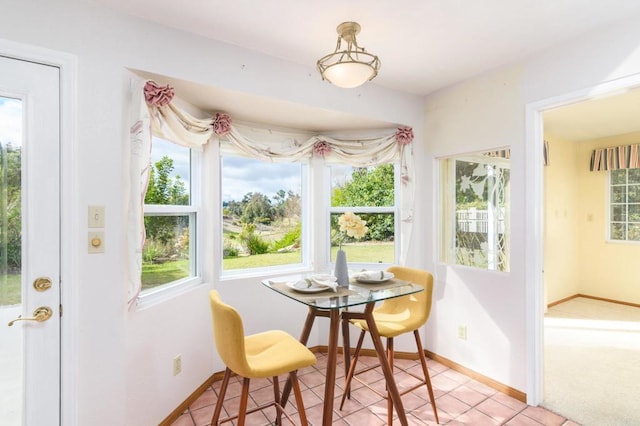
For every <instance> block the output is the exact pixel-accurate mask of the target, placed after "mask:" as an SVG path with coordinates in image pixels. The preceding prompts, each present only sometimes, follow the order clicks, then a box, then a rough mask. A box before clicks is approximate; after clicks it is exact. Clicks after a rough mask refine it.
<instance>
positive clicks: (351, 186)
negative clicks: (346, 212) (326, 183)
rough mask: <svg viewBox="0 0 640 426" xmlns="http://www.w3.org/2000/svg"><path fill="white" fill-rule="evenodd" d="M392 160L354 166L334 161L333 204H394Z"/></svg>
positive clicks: (332, 176) (383, 205)
mask: <svg viewBox="0 0 640 426" xmlns="http://www.w3.org/2000/svg"><path fill="white" fill-rule="evenodd" d="M394 179H395V172H394V165H393V164H382V165H380V166H376V167H363V168H354V167H351V166H344V165H337V164H333V165H331V207H391V206H393V205H394V204H395V199H394V192H395V184H394Z"/></svg>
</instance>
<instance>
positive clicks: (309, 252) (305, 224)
mask: <svg viewBox="0 0 640 426" xmlns="http://www.w3.org/2000/svg"><path fill="white" fill-rule="evenodd" d="M225 157H240V158H248V159H252V160H255V161H263V162H264V163H266V164H270V163H271V162H269V161H265V160H260V159H256V158H252V157H247V156H246V155H243V154H241V153H240V152H235V151H232V150H224V152H220V150H218V154H217V155H216V156H215V159H214V160H213V161H214V163H215V164H217V167H218V170H219V171H220V172H219V173H218V175H217V176H218V182H217V183H218V185H217V186H218V197H217V204H218V208H217V211H218V215H217V217H218V218H219V220H218V223H217V224H216V225H215V227H216V228H217V233H218V235H219V238H218V239H217V240H218V241H217V242H216V246H217V250H216V251H217V253H219V256H217V257H218V259H217V262H216V263H217V265H218V271H219V273H218V277H219V279H220V280H229V279H237V278H244V277H259V276H264V275H277V274H288V273H296V272H303V271H309V270H311V269H312V266H311V265H312V264H313V262H312V256H313V252H314V250H313V248H310V245H311V244H312V241H313V239H312V236H311V226H309V223H311V222H310V212H311V209H312V208H314V207H313V205H312V204H311V194H312V192H313V191H312V189H311V179H310V176H311V174H312V173H313V166H312V163H313V162H312V161H311V160H300V161H295V163H298V164H300V208H301V212H300V219H301V222H302V230H301V245H302V249H301V254H300V263H290V264H284V265H273V266H263V267H255V268H244V269H229V270H226V269H224V229H223V226H224V225H223V217H222V216H223V214H222V210H223V201H222V194H223V190H222V183H223V182H222V180H223V179H222V170H223V159H224V158H225ZM271 164H277V163H271ZM243 195H244V194H243ZM214 217H215V216H214ZM214 220H215V219H214Z"/></svg>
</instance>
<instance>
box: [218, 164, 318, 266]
mask: <svg viewBox="0 0 640 426" xmlns="http://www.w3.org/2000/svg"><path fill="white" fill-rule="evenodd" d="M221 163H222V165H221V170H222V172H221V175H222V179H221V196H222V200H221V201H222V202H221V205H222V218H223V221H222V222H223V223H222V226H223V229H222V238H223V241H222V252H223V260H222V269H223V271H225V272H229V271H233V272H238V271H241V270H246V269H252V268H269V267H276V266H280V267H282V266H286V265H300V264H302V263H303V262H304V257H303V238H302V235H303V228H304V226H305V224H304V220H303V217H304V215H303V212H302V210H303V208H302V207H303V200H304V197H305V192H306V191H305V190H304V187H305V181H306V178H305V176H306V169H307V165H306V163H272V162H265V161H260V160H256V159H250V158H244V157H238V156H233V155H223V156H222V159H221Z"/></svg>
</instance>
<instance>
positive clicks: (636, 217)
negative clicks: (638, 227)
mask: <svg viewBox="0 0 640 426" xmlns="http://www.w3.org/2000/svg"><path fill="white" fill-rule="evenodd" d="M627 210H628V212H629V222H640V204H629V207H628V208H627ZM614 220H616V219H614Z"/></svg>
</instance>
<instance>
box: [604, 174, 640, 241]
mask: <svg viewBox="0 0 640 426" xmlns="http://www.w3.org/2000/svg"><path fill="white" fill-rule="evenodd" d="M639 179H640V169H621V170H612V171H611V172H610V182H611V184H610V197H611V198H610V200H611V201H610V209H611V210H610V211H611V215H610V218H609V221H610V228H609V239H611V240H620V241H640V229H639V227H640V183H639V182H638V180H639Z"/></svg>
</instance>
